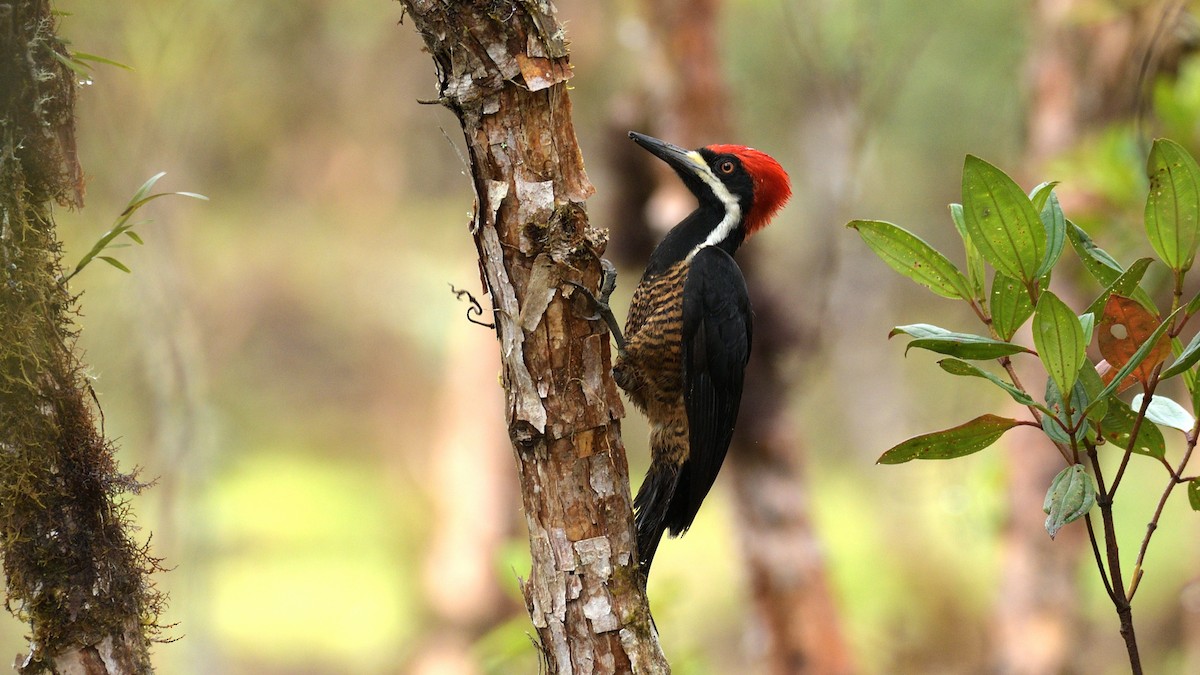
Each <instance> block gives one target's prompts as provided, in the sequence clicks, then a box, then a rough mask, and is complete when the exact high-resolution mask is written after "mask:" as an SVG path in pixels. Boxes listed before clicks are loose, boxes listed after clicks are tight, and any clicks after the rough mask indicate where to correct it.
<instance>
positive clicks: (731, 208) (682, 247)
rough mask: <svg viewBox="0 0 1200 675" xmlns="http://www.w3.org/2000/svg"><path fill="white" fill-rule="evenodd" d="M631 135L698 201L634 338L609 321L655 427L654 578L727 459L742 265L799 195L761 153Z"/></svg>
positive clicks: (648, 550)
mask: <svg viewBox="0 0 1200 675" xmlns="http://www.w3.org/2000/svg"><path fill="white" fill-rule="evenodd" d="M629 137H630V138H632V139H633V140H634V141H635V142H636V143H637V144H638V145H640V146H641V147H642V148H644V149H646V150H647V151H649V152H651V153H652V154H654V155H655V156H656V157H658V158H659V159H661V160H662V161H664V162H666V163H667V165H668V166H670V167H671V168H672V169H674V170H675V173H676V174H678V176H679V178H680V179H681V180H682V181H683V183H684V185H686V186H687V188H688V189H689V190H690V191H691V192H692V194H693V195H695V196H696V200H697V201H698V205H697V207H696V210H695V211H693V212H692V213H691V214H690V215H688V216H687V217H686V218H684V219H683V221H682V222H680V223H679V224H678V225H676V226H675V227H674V228H672V229H671V231H670V232H668V233H667V235H666V237H665V238H664V239H663V240H662V242H661V243H659V245H658V246H657V247H656V248H655V249H654V252H653V253H652V254H651V255H650V262H649V264H648V265H647V266H646V271H645V273H644V274H643V275H642V280H641V282H640V283H639V284H638V286H637V289H636V290H635V291H634V293H633V302H632V303H631V305H630V308H629V317H628V319H627V321H626V323H625V331H624V336H622V335H621V333H620V332H619V331H616V330H615V328H616V321H615V319H612V317H611V312H608V313H607V316H606V317H605V318H607V319H609V325H610V326H612V327H613V328H614V334H615V336H616V339H617V345H618V355H617V362H616V365H615V366H614V367H613V377H614V379H615V380H616V382H617V385H618V386H620V387H621V388H622V389H624V390H625V393H626V394H627V395H628V396H629V400H630V401H632V402H633V404H634V405H635V406H636V407H637V408H638V409H639V410H641V411H642V412H643V413H644V414H645V415H646V417H647V419H648V420H649V422H650V453H651V464H650V470H649V471H648V472H647V473H646V479H645V480H644V481H643V482H642V487H641V489H640V490H639V491H638V494H637V497H636V498H635V499H634V512H635V520H636V524H637V545H638V562H639V565H640V567H641V570H642V572H643V574H644V575H645V576H646V577H648V576H649V574H650V565H651V563H652V562H653V561H654V553H655V551H656V550H657V549H658V543H659V541H660V540H661V539H662V535H663V532H664V531H669V532H670V534H671V535H672V536H678V535H680V534H682V533H683V532H685V531H686V530H687V529H688V528H689V527H690V526H691V524H692V521H693V520H694V519H695V517H696V513H697V511H699V510H700V504H701V502H703V501H704V498H705V496H706V495H708V491H709V489H710V488H712V485H713V482H714V481H715V480H716V478H717V472H718V471H720V469H721V463H722V462H723V461H724V459H725V453H726V451H727V450H728V448H729V442H730V439H731V438H732V436H733V427H734V423H735V422H736V421H737V416H738V408H739V405H740V403H741V399H742V382H743V379H744V376H745V369H746V362H747V361H748V360H749V358H750V342H751V333H752V314H751V310H750V298H749V296H748V294H747V292H746V282H745V280H744V279H743V278H742V272H741V270H740V269H739V268H738V266H737V263H736V262H734V260H733V255H734V253H736V252H737V250H738V247H739V246H741V244H742V242H743V241H745V240H746V238H747V237H749V236H750V235H752V234H754V233H755V232H757V231H758V230H760V229H762V228H763V227H765V226H766V225H767V223H768V222H770V220H771V218H772V217H773V216H774V215H775V214H776V213H777V212H778V211H779V209H780V208H782V207H783V205H784V204H785V203H786V202H787V200H788V198H789V197H790V196H791V185H790V184H789V182H788V176H787V173H786V172H785V171H784V170H783V167H781V166H780V165H779V162H776V161H775V160H774V159H772V158H771V157H769V156H768V155H766V154H765V153H762V152H760V151H758V150H755V149H753V148H747V147H745V146H741V145H709V146H706V147H703V148H699V149H696V150H685V149H683V148H680V147H677V146H675V145H672V144H670V143H667V142H665V141H661V140H658V139H656V138H651V137H650V136H646V135H644V134H639V133H637V132H633V131H631V132H629ZM605 290H606V291H609V292H611V285H608V288H606V289H605ZM605 295H607V293H605ZM606 309H607V308H606Z"/></svg>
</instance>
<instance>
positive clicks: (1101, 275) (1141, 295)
mask: <svg viewBox="0 0 1200 675" xmlns="http://www.w3.org/2000/svg"><path fill="white" fill-rule="evenodd" d="M1067 239H1068V240H1069V241H1070V242H1071V248H1073V249H1075V253H1076V255H1078V256H1079V260H1080V261H1081V262H1082V263H1083V266H1084V267H1085V268H1086V269H1087V271H1088V272H1089V273H1090V274H1091V275H1092V277H1093V278H1095V279H1096V281H1098V282H1100V285H1101V286H1104V287H1105V288H1108V287H1110V286H1112V285H1113V283H1114V282H1116V281H1117V279H1119V278H1120V276H1121V274H1122V273H1124V272H1125V268H1123V267H1121V264H1120V263H1118V262H1117V261H1116V260H1114V259H1113V257H1112V256H1110V255H1109V254H1108V253H1107V252H1105V250H1104V249H1102V248H1100V247H1099V246H1097V245H1096V243H1095V242H1094V241H1092V238H1091V237H1090V236H1088V233H1087V232H1085V231H1084V230H1083V228H1081V227H1079V226H1078V225H1076V224H1075V223H1072V222H1071V221H1069V220H1068V221H1067ZM1139 281H1140V279H1139ZM1127 297H1132V298H1133V299H1134V300H1137V301H1138V303H1140V304H1141V305H1142V306H1143V307H1145V308H1146V309H1147V310H1149V311H1150V312H1151V313H1153V314H1158V307H1157V306H1156V305H1155V304H1154V301H1153V300H1151V299H1150V296H1149V295H1147V294H1146V291H1144V290H1142V289H1141V288H1137V289H1136V290H1134V291H1133V295H1131V296H1127ZM1105 299H1106V300H1107V297H1106V298H1105ZM1102 306H1103V305H1102Z"/></svg>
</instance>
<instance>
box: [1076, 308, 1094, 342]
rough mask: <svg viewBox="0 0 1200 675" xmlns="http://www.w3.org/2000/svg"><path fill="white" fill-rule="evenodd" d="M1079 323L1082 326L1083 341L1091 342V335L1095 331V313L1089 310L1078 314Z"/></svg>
mask: <svg viewBox="0 0 1200 675" xmlns="http://www.w3.org/2000/svg"><path fill="white" fill-rule="evenodd" d="M1079 325H1080V326H1082V327H1083V339H1084V342H1086V343H1087V344H1089V345H1090V344H1092V336H1093V335H1095V333H1096V315H1095V314H1092V313H1091V312H1085V313H1083V314H1080V315H1079Z"/></svg>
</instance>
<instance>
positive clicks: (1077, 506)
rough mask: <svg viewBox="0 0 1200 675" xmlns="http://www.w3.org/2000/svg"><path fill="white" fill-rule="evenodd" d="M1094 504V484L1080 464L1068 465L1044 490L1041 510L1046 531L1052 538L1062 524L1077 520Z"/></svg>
mask: <svg viewBox="0 0 1200 675" xmlns="http://www.w3.org/2000/svg"><path fill="white" fill-rule="evenodd" d="M1095 504H1096V486H1095V484H1093V483H1092V477H1091V476H1089V475H1088V472H1087V470H1085V469H1084V468H1083V465H1082V464H1076V465H1075V466H1069V467H1067V468H1065V469H1063V470H1062V471H1060V472H1059V474H1058V475H1057V476H1055V477H1054V480H1053V481H1052V482H1051V483H1050V489H1049V490H1047V491H1046V501H1045V503H1044V504H1043V505H1042V510H1043V511H1045V512H1046V513H1047V514H1048V515H1047V517H1046V532H1049V533H1050V538H1051V539H1053V538H1054V535H1055V534H1058V531H1059V530H1060V529H1062V527H1063V525H1066V524H1067V523H1070V522H1072V521H1075V520H1078V519H1080V518H1082V517H1083V516H1084V514H1086V513H1087V512H1088V511H1091V510H1092V506H1094V505H1095Z"/></svg>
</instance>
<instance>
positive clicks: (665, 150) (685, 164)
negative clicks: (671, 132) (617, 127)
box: [629, 131, 698, 176]
mask: <svg viewBox="0 0 1200 675" xmlns="http://www.w3.org/2000/svg"><path fill="white" fill-rule="evenodd" d="M629 137H630V138H632V139H633V142H634V143H637V144H638V145H640V146H642V147H643V148H645V149H646V150H648V151H649V152H650V154H652V155H654V156H655V157H658V158H659V159H661V160H662V161H664V162H666V163H667V164H668V165H669V166H670V167H671V168H672V169H675V170H676V171H678V172H679V173H680V174H682V175H684V176H687V175H694V174H695V173H696V170H697V168H698V167H697V165H696V160H694V159H692V157H691V156H690V155H689V153H690V152H691V151H690V150H685V149H683V148H681V147H679V146H678V145H672V144H670V143H668V142H666V141H660V140H659V139H657V138H654V137H653V136H647V135H646V134H639V133H638V132H636V131H631V132H629Z"/></svg>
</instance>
